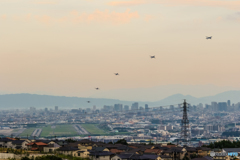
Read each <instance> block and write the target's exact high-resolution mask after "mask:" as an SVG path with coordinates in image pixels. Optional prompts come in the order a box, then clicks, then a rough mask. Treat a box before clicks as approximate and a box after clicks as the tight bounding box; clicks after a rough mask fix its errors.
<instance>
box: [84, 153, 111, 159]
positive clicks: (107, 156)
mask: <svg viewBox="0 0 240 160" xmlns="http://www.w3.org/2000/svg"><path fill="white" fill-rule="evenodd" d="M113 155H114V154H113V153H111V152H106V151H103V152H90V154H89V158H90V159H91V160H110V159H111V158H112V156H113Z"/></svg>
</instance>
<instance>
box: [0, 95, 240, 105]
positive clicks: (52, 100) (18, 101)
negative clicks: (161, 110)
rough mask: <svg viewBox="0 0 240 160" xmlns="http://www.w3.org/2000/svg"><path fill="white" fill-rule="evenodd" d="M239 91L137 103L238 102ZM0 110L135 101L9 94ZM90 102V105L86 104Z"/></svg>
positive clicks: (3, 98) (180, 96)
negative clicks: (185, 101)
mask: <svg viewBox="0 0 240 160" xmlns="http://www.w3.org/2000/svg"><path fill="white" fill-rule="evenodd" d="M239 97H240V91H228V92H223V93H220V94H217V95H214V96H207V97H201V98H196V97H193V96H191V95H182V94H175V95H172V96H169V97H167V98H164V99H162V100H159V101H152V102H149V101H139V106H143V107H144V105H145V104H148V105H149V107H159V106H168V107H169V105H178V104H182V102H183V99H186V100H187V102H188V103H190V104H191V105H196V104H199V103H203V104H210V103H211V102H213V101H215V102H227V100H230V101H231V103H237V102H239V101H240V100H239ZM0 102H1V103H0V109H13V108H15V109H29V107H36V108H38V109H39V108H45V107H47V108H51V109H53V108H54V106H59V108H60V109H71V108H75V109H76V108H82V109H83V108H92V107H93V106H96V107H97V108H102V107H103V106H104V105H111V106H112V105H114V104H123V105H130V106H131V104H132V103H134V102H135V101H122V100H118V99H103V98H81V97H64V96H49V95H34V94H9V95H0ZM88 102H90V103H88Z"/></svg>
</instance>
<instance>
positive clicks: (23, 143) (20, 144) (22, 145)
mask: <svg viewBox="0 0 240 160" xmlns="http://www.w3.org/2000/svg"><path fill="white" fill-rule="evenodd" d="M27 144H29V141H27V140H15V141H12V148H13V149H27V148H28V147H27Z"/></svg>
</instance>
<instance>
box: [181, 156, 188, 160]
mask: <svg viewBox="0 0 240 160" xmlns="http://www.w3.org/2000/svg"><path fill="white" fill-rule="evenodd" d="M182 160H190V159H189V158H188V157H187V156H186V155H185V156H184V157H183V159H182Z"/></svg>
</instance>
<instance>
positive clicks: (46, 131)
mask: <svg viewBox="0 0 240 160" xmlns="http://www.w3.org/2000/svg"><path fill="white" fill-rule="evenodd" d="M55 135H56V136H76V135H78V133H77V132H76V130H75V129H74V127H73V126H72V125H71V124H63V125H56V126H55V127H53V128H52V126H51V125H48V126H45V127H43V128H42V133H41V137H50V136H55Z"/></svg>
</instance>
